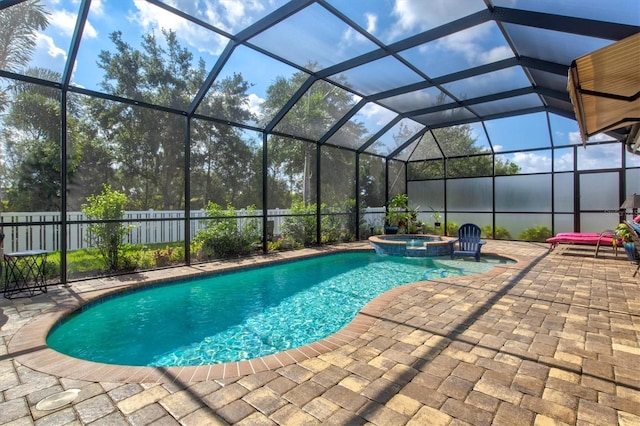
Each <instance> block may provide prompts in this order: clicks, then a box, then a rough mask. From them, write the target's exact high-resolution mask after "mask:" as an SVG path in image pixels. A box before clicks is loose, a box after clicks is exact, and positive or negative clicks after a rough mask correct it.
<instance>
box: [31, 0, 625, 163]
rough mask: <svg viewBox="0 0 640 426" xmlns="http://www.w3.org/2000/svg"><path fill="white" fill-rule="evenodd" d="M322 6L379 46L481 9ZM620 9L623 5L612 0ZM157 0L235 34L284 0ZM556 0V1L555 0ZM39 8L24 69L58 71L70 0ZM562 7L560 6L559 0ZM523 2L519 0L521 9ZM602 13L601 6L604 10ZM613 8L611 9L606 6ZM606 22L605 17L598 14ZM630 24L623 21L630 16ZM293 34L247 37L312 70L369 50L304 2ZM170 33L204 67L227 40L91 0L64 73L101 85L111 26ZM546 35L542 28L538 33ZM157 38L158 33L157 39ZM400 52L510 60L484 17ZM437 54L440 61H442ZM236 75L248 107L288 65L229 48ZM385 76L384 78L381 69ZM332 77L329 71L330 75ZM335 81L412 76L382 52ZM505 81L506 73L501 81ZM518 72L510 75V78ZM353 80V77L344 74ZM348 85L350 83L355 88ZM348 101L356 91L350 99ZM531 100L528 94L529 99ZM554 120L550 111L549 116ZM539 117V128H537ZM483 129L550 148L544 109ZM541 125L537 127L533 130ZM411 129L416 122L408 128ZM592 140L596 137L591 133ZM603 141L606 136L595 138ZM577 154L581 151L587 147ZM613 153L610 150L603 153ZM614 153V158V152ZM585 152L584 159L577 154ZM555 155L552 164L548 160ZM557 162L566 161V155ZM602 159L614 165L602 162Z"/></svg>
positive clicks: (503, 141)
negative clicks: (39, 28)
mask: <svg viewBox="0 0 640 426" xmlns="http://www.w3.org/2000/svg"><path fill="white" fill-rule="evenodd" d="M328 1H329V3H330V4H331V5H334V6H336V7H337V8H339V9H340V10H341V11H342V12H343V13H344V14H345V15H346V16H347V17H348V18H349V19H351V20H353V21H354V22H356V23H357V24H358V25H360V26H361V27H362V28H364V29H365V30H367V31H368V32H369V33H370V34H372V35H373V36H375V37H376V38H377V39H379V40H380V41H382V42H384V43H393V42H394V41H397V40H399V39H401V38H404V37H407V36H410V35H414V34H418V33H420V32H422V31H425V30H428V29H430V28H434V27H435V26H438V25H441V24H443V23H445V22H450V21H453V20H455V19H459V18H461V17H463V16H466V15H468V14H470V13H474V12H477V11H479V10H483V9H484V8H485V4H484V2H483V1H482V0H459V1H457V2H456V7H451V2H450V1H448V0H430V1H407V0H367V1H364V0H362V1H354V0H328ZM537 1H540V2H542V3H543V4H542V5H539V4H537V3H536V4H535V5H529V3H531V2H529V3H523V4H525V7H530V8H535V7H547V8H548V7H554V8H559V9H558V10H561V11H562V9H566V7H565V6H566V5H564V6H562V5H557V4H556V3H554V2H551V1H550V0H537ZM565 1H566V2H567V3H568V4H571V5H574V6H576V8H574V9H572V8H569V11H570V12H574V11H575V9H580V8H579V5H580V4H582V3H581V2H580V1H578V0H565ZM616 1H617V2H619V3H621V4H624V5H626V6H627V7H628V5H629V4H631V3H629V2H630V1H637V0H616ZM165 3H167V4H170V5H172V6H173V7H176V8H177V9H179V10H182V11H184V12H187V13H191V14H193V15H194V16H196V17H197V18H198V19H201V20H202V21H205V22H207V23H209V24H211V25H214V26H216V27H218V28H220V29H222V30H224V31H226V32H228V33H230V34H235V33H237V32H239V31H240V30H242V29H243V28H245V27H246V26H247V25H250V24H252V23H254V22H256V21H257V20H259V19H260V18H262V17H263V16H265V15H266V14H268V13H270V12H272V11H273V10H275V9H277V8H278V7H280V6H281V5H282V4H284V3H285V1H284V0H220V1H212V0H167V1H166V2H165ZM515 3H518V6H521V4H520V2H517V1H516V0H500V1H497V2H496V4H499V5H502V6H511V5H514V4H515ZM560 3H562V2H560ZM43 4H44V5H45V7H46V9H47V10H48V11H50V13H51V15H50V24H49V27H48V28H47V29H46V30H45V31H44V32H43V33H42V34H39V35H38V37H37V49H36V52H35V53H34V56H33V59H32V63H31V65H32V66H44V67H47V68H50V69H53V70H55V71H58V72H62V70H63V69H64V63H65V60H66V56H67V52H68V49H69V45H70V41H71V36H72V33H73V29H74V26H75V20H76V15H77V10H78V7H79V1H78V0H45V1H43ZM563 4H564V3H563ZM526 5H529V6H526ZM584 9H585V10H582V11H581V12H580V13H583V14H585V15H586V17H592V16H588V15H589V14H592V15H595V14H597V13H603V12H602V11H601V10H600V9H598V8H596V9H597V10H594V9H593V8H591V9H589V8H584ZM607 13H609V12H607ZM611 13H613V12H611ZM319 17H322V18H323V21H322V25H318V21H319ZM607 18H609V17H607ZM609 19H614V20H616V19H619V20H629V19H630V18H628V17H624V16H611V17H610V18H609ZM631 20H633V18H631ZM293 21H294V22H295V25H296V26H295V37H292V34H293V33H292V28H290V27H289V25H290V24H288V23H283V24H278V25H276V26H275V27H273V28H272V29H270V30H268V31H266V32H264V33H262V34H260V35H259V36H257V37H255V38H254V39H252V40H250V41H251V42H253V43H255V44H256V45H258V46H263V47H269V48H273V49H275V51H276V52H277V53H278V54H280V55H282V56H283V57H285V58H286V59H288V60H291V61H294V62H297V63H299V64H300V65H301V66H304V65H305V64H306V61H307V60H308V58H307V57H306V56H307V55H309V53H308V52H309V51H310V49H309V45H310V43H313V49H311V51H313V53H314V55H315V58H317V59H318V62H319V66H320V67H321V68H322V67H326V66H330V65H333V64H335V63H339V62H341V61H343V60H346V59H349V58H351V57H354V56H357V55H359V54H362V53H365V52H368V51H371V50H373V49H375V48H377V46H376V45H375V43H373V42H371V41H370V40H368V39H366V38H365V37H363V36H362V35H361V34H359V33H357V32H356V31H354V30H353V29H351V28H350V27H348V26H347V25H346V24H345V23H344V22H342V21H340V20H338V19H337V18H335V17H333V16H332V15H330V14H329V12H328V11H326V10H325V9H323V8H322V7H320V6H318V5H317V4H314V5H312V6H310V7H309V8H307V9H306V10H303V11H301V12H299V13H298V14H297V15H296V16H295V19H294V20H293ZM162 28H165V29H172V30H173V31H175V32H176V34H177V35H178V38H179V41H180V43H181V44H182V46H183V47H186V48H188V49H189V50H190V51H191V52H192V53H193V55H194V58H200V57H201V58H203V59H204V61H205V63H206V66H207V68H209V69H210V68H211V67H213V65H214V64H215V63H216V61H217V59H218V56H219V54H220V52H221V51H222V50H223V49H224V47H225V46H226V45H227V42H228V40H227V39H226V38H225V37H223V36H221V35H218V34H214V33H211V32H210V31H208V30H205V29H204V28H202V27H199V26H198V25H194V24H193V23H191V22H188V21H186V20H183V19H182V18H180V17H177V16H175V15H172V14H169V13H167V12H166V11H164V10H163V9H161V8H158V7H157V6H155V5H153V4H151V3H148V2H146V1H143V0H131V1H128V0H127V1H125V0H93V1H92V2H91V10H90V13H89V17H88V22H87V24H86V26H85V30H84V35H83V38H82V43H81V45H80V49H79V52H78V57H77V61H76V66H75V67H74V72H73V76H72V82H73V84H75V85H78V86H82V87H86V88H89V89H95V90H98V83H99V82H100V81H101V76H102V73H101V70H100V69H98V68H97V66H96V62H97V59H98V54H99V52H100V51H102V50H111V51H113V50H114V47H113V46H112V43H111V42H110V40H109V39H108V36H109V34H110V33H112V32H113V31H121V32H122V33H123V34H124V39H125V41H126V42H128V43H130V44H131V45H132V46H134V47H137V48H139V47H140V41H141V37H142V35H143V34H145V33H147V32H149V31H155V32H159V31H160V29H162ZM548 36H549V37H552V34H550V35H548ZM158 39H159V40H160V39H161V37H159V38H158ZM584 43H585V47H584V49H591V48H592V47H593V46H595V45H601V44H604V43H605V42H603V41H593V40H592V39H589V40H586V41H584ZM401 56H402V57H403V58H405V59H407V60H409V61H410V62H412V63H413V64H414V65H415V66H416V67H418V68H419V69H420V70H421V71H423V72H425V73H427V74H428V75H430V76H433V77H437V76H439V75H443V74H447V73H450V72H455V71H460V70H464V69H467V68H469V67H474V66H478V65H482V64H485V63H488V62H491V61H493V60H496V59H504V58H509V57H512V56H513V52H512V51H511V49H510V47H509V45H508V44H507V42H506V41H505V39H504V37H502V34H501V32H500V30H499V29H498V27H497V25H495V23H493V22H488V23H485V24H482V25H478V26H476V27H472V28H469V29H467V30H465V31H462V32H460V33H456V34H454V35H451V36H448V37H445V38H442V39H439V40H436V41H434V42H431V43H429V44H428V45H426V46H421V47H418V48H413V49H408V50H406V51H403V52H401ZM443 57H446V60H442V58H443ZM233 71H236V72H237V71H240V72H241V73H242V74H243V76H244V77H245V79H246V80H247V81H249V82H250V83H251V84H252V85H253V86H252V87H251V89H250V95H249V101H250V106H251V108H252V109H253V110H254V111H257V110H258V107H259V105H260V104H261V103H262V102H263V101H264V98H265V96H266V89H267V87H268V86H269V85H270V84H271V83H272V82H273V81H274V79H275V78H276V77H277V76H283V77H289V76H291V75H292V74H293V73H295V72H297V70H296V69H294V68H292V67H290V66H288V65H285V64H283V63H280V62H278V61H276V60H273V59H270V58H266V57H264V56H262V55H261V54H259V53H257V52H256V51H254V50H252V49H249V48H246V47H239V48H237V49H236V51H235V52H234V54H233V55H232V57H231V59H230V61H229V62H228V63H227V66H225V67H224V68H223V70H222V74H221V76H220V77H224V76H225V75H229V74H231V73H232V72H233ZM385 73H386V74H385ZM377 74H380V75H382V77H380V78H378V80H377V81H376V80H375V79H372V80H371V81H359V77H360V76H366V75H377ZM336 77H337V76H336ZM341 77H347V78H352V79H358V81H359V83H360V85H361V86H363V87H362V89H361V90H363V91H366V90H370V91H374V92H375V91H376V90H377V91H380V90H384V89H385V88H387V87H386V86H385V85H386V84H388V80H389V79H395V80H397V81H394V83H397V82H400V83H402V82H405V83H406V84H410V83H413V82H414V81H416V79H415V73H413V71H411V70H410V69H408V68H406V67H404V65H402V64H401V63H400V62H399V61H396V60H395V59H391V58H387V59H385V60H383V61H379V63H371V64H366V66H363V67H362V68H361V69H354V70H351V71H350V72H349V73H345V74H344V75H342V76H341ZM507 77H508V78H507ZM516 77H518V78H516ZM470 80H471V81H467V82H465V83H467V85H466V86H465V88H464V89H461V88H460V85H459V84H456V82H453V83H450V84H449V85H448V87H446V89H447V90H450V91H451V92H452V93H454V94H455V95H457V96H461V97H475V96H482V95H485V94H491V93H495V92H496V91H500V90H506V89H512V88H519V87H524V86H525V85H527V84H528V80H527V79H526V76H524V73H522V71H521V69H520V68H519V67H514V68H513V69H507V70H503V71H500V72H498V73H490V74H485V75H481V76H478V77H474V78H473V79H470ZM354 81H355V80H354ZM355 85H356V86H358V84H355ZM412 95H415V96H419V97H421V99H423V100H424V104H425V105H430V104H433V102H435V94H434V93H432V92H428V91H421V92H420V93H417V92H416V93H415V94H412ZM354 100H356V101H357V97H356V96H355V95H354ZM533 102H535V99H534V100H533ZM394 116H395V113H393V112H392V111H390V110H388V109H386V108H384V107H381V106H379V105H374V104H372V105H368V106H367V107H366V108H365V109H363V110H361V111H360V113H359V114H358V115H357V118H358V119H359V120H361V121H363V122H365V124H366V125H367V128H368V130H370V133H371V134H373V133H375V131H377V130H378V129H379V128H381V127H382V126H384V124H386V123H388V122H389V121H390V120H391V119H392V118H393V117H394ZM554 117H555V116H554ZM541 123H542V125H541ZM485 124H486V128H487V131H488V132H489V135H490V137H491V140H492V142H493V144H494V149H495V150H496V151H502V150H511V149H517V148H519V147H522V148H530V147H539V146H542V147H545V146H550V142H549V133H548V130H547V128H546V121H545V120H544V114H535V115H534V116H528V117H523V118H516V119H503V120H493V121H487V122H485ZM541 127H542V129H541ZM416 128H419V126H416ZM472 128H473V131H474V133H475V134H476V136H477V137H478V144H479V145H486V137H485V135H484V134H483V132H484V130H483V129H482V126H479V125H474V126H472ZM552 133H553V137H554V140H555V141H556V143H558V141H560V142H559V143H560V144H564V143H571V144H576V143H580V140H579V135H578V128H577V125H576V124H575V122H573V121H572V120H567V119H564V118H561V117H557V118H553V119H552ZM595 139H602V138H601V137H596V138H595ZM605 139H606V138H605ZM586 151H589V149H587V150H586ZM601 151H602V150H596V149H594V150H593V152H594V161H597V162H602V161H603V158H602V156H603V155H608V154H607V153H606V152H605V153H604V154H603V152H601ZM548 154H549V151H544V152H538V153H523V154H510V155H509V157H510V158H511V159H512V160H513V161H516V162H517V163H518V164H519V165H520V166H521V167H522V169H523V171H525V170H530V171H542V170H545V169H547V168H549V167H550V161H551V159H550V156H549V155H548ZM611 155H614V154H611ZM615 155H616V156H619V155H617V154H615ZM586 157H589V155H588V154H587V155H586ZM558 161H559V160H558V158H556V163H558ZM567 161H573V160H572V159H567ZM611 161H616V160H615V158H612V159H611Z"/></svg>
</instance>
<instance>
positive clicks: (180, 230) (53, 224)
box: [0, 207, 385, 253]
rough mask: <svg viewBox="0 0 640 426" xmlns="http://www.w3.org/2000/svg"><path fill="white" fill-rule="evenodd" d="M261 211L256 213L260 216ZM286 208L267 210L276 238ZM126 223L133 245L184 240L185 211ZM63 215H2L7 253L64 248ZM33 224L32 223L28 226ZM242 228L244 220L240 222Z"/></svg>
mask: <svg viewBox="0 0 640 426" xmlns="http://www.w3.org/2000/svg"><path fill="white" fill-rule="evenodd" d="M384 211H385V209H384V207H370V208H367V209H366V211H365V214H364V221H365V223H366V224H367V226H368V227H376V226H382V214H381V213H384ZM260 213H261V211H260V210H257V211H255V212H254V214H260ZM289 213H290V211H289V210H286V209H270V210H267V215H268V220H270V221H273V222H274V232H273V233H274V235H278V234H280V227H281V226H282V223H283V221H284V219H285V217H283V216H286V215H287V214H289ZM246 214H248V212H247V211H246V210H237V211H236V215H237V216H240V217H241V216H244V215H246ZM205 216H206V213H205V211H204V210H198V211H192V212H191V218H192V219H195V220H191V222H190V230H189V231H190V233H191V236H192V237H193V236H194V235H195V234H196V233H197V232H198V231H199V230H200V229H204V227H205V224H206V221H205V220H198V218H201V217H205ZM86 220H87V217H86V216H85V215H84V214H83V213H81V212H70V213H67V221H68V222H81V221H86ZM124 220H125V221H126V222H127V224H128V225H133V227H132V229H131V231H130V232H129V235H128V237H127V243H131V244H155V243H172V242H176V241H184V239H185V235H184V212H183V211H180V210H165V211H162V210H160V211H158V210H147V211H128V212H125V216H124ZM59 222H60V213H53V212H40V213H32V212H9V213H0V225H1V226H2V228H1V229H2V232H3V233H4V234H5V238H4V252H5V253H11V252H16V251H24V250H47V251H59V250H60V247H61V242H60V238H61V234H60V225H58V223H59ZM28 223H30V224H28ZM238 225H239V226H242V219H238ZM86 232H87V224H86V223H69V224H68V225H67V250H78V249H83V248H87V247H88V246H89V245H88V243H87V238H86V235H85V233H86Z"/></svg>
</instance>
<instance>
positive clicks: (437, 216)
mask: <svg viewBox="0 0 640 426" xmlns="http://www.w3.org/2000/svg"><path fill="white" fill-rule="evenodd" d="M429 208H430V209H431V212H432V213H431V217H432V218H433V225H434V226H435V227H436V228H440V225H442V222H441V220H442V213H441V209H436V208H433V207H431V206H429Z"/></svg>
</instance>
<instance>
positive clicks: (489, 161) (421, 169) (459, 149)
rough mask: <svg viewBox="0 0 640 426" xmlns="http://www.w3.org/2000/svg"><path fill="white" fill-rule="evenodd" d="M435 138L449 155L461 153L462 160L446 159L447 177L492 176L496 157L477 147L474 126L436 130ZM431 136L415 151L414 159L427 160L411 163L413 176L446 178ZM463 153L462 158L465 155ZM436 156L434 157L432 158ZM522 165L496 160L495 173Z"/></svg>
mask: <svg viewBox="0 0 640 426" xmlns="http://www.w3.org/2000/svg"><path fill="white" fill-rule="evenodd" d="M433 134H434V136H435V141H437V143H438V144H439V145H440V147H442V150H443V151H444V152H445V154H446V155H445V157H446V156H455V155H457V156H461V157H460V159H456V158H453V159H450V160H448V161H447V177H474V176H492V175H493V167H494V165H493V157H492V156H491V155H490V154H487V153H486V152H485V151H484V150H483V149H482V148H481V147H479V146H476V145H475V143H476V140H477V139H475V138H474V137H473V133H472V130H471V126H469V125H468V124H463V125H459V126H451V127H445V128H440V129H435V130H434V131H433ZM432 141H433V140H432V139H430V138H423V141H421V144H419V145H418V147H417V148H416V150H415V153H414V158H425V159H426V160H425V161H420V162H412V163H410V168H409V170H410V178H411V179H429V178H443V177H444V168H443V162H442V156H443V154H442V152H440V149H439V148H438V146H437V145H436V144H435V143H433V142H432ZM462 156H463V157H462ZM430 159H435V160H430ZM519 171H520V167H518V165H517V164H515V163H513V162H510V161H508V160H507V161H502V160H499V159H496V160H495V174H496V175H509V174H517V173H518V172H519Z"/></svg>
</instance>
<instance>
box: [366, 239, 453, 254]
mask: <svg viewBox="0 0 640 426" xmlns="http://www.w3.org/2000/svg"><path fill="white" fill-rule="evenodd" d="M369 243H370V244H371V246H372V247H373V248H374V249H375V251H376V253H378V254H389V255H392V256H407V257H436V256H448V255H450V254H451V251H450V249H449V239H448V238H447V237H441V236H439V235H421V234H416V235H414V234H403V235H398V234H392V235H374V236H371V237H369Z"/></svg>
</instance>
